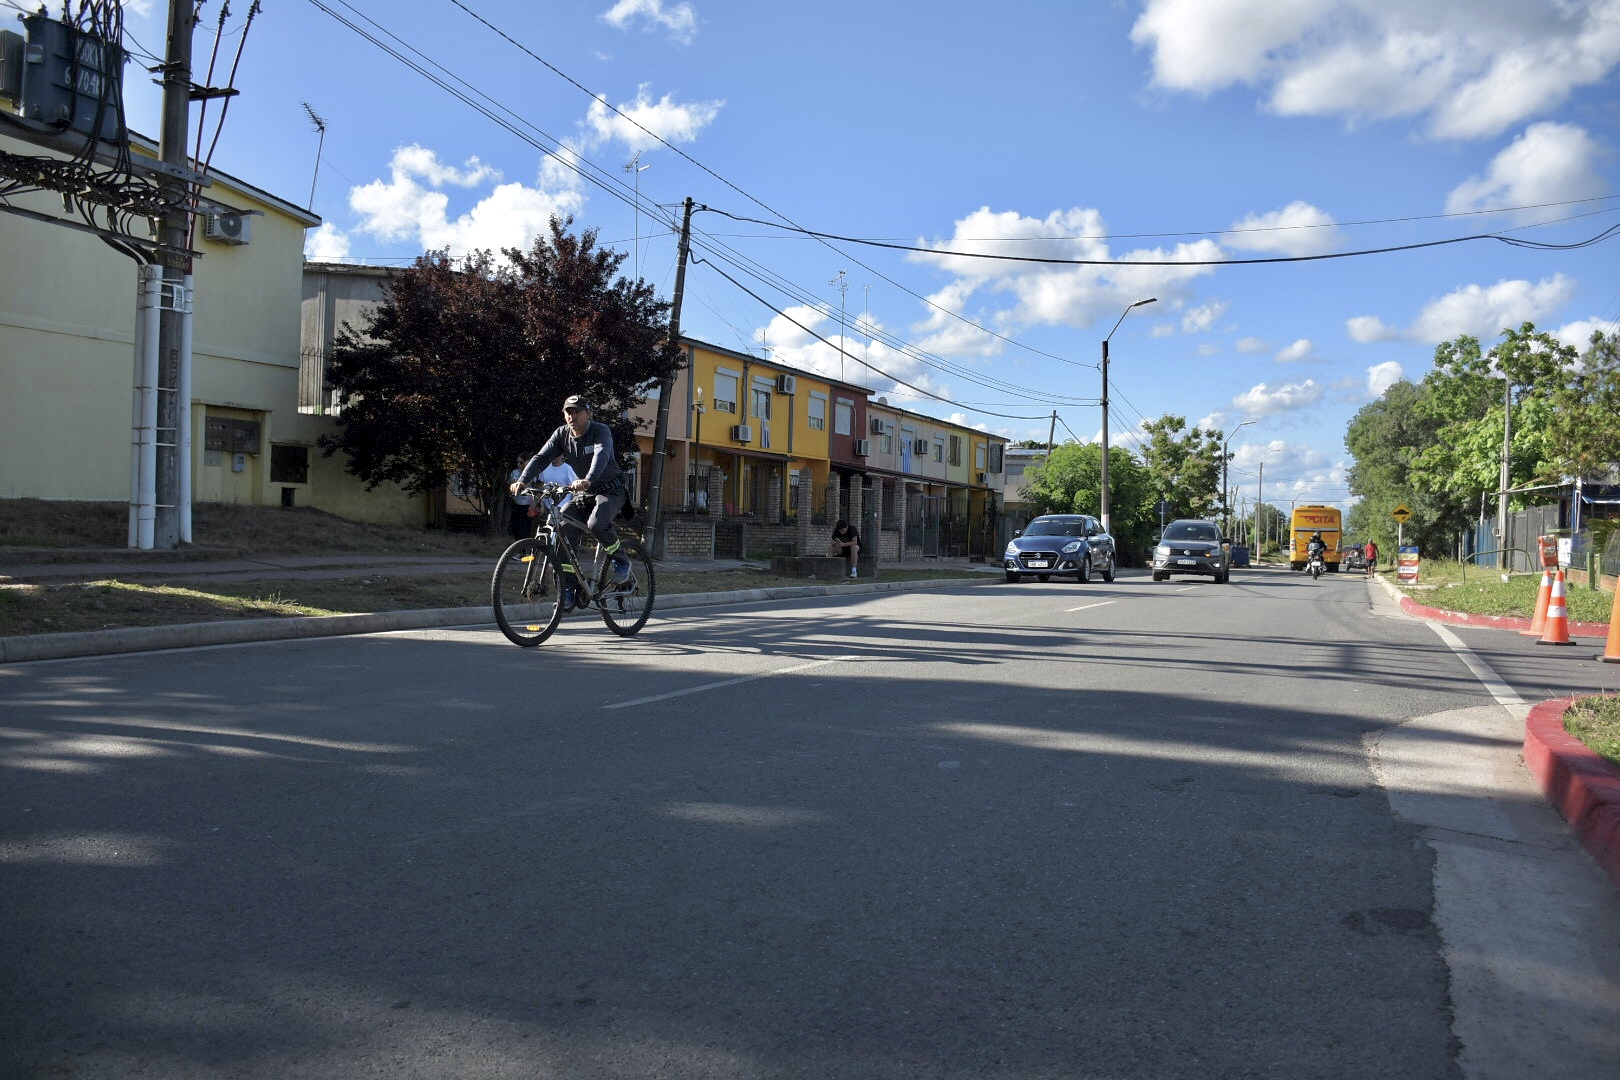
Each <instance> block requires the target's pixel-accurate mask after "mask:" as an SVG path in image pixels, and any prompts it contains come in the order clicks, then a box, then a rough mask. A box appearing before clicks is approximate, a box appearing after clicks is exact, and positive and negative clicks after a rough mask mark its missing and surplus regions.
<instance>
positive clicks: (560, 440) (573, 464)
mask: <svg viewBox="0 0 1620 1080" xmlns="http://www.w3.org/2000/svg"><path fill="white" fill-rule="evenodd" d="M563 417H564V419H565V420H566V423H564V424H563V425H562V426H561V427H559V428H558V429H557V430H556V431H553V432H552V433H551V437H550V438H549V439H547V440H546V444H545V445H544V446H542V447H541V448H540V452H539V453H537V454H535V455H534V457H532V458H530V459H529V463H528V464H527V465H525V466H523V472H522V474H521V475H520V476H519V477H518V479H517V480H516V481H514V482H513V484H512V494H513V495H516V494H517V493H518V490H519V489H520V488H523V487H526V486H529V485H531V484H533V483H534V482H535V480H536V479H537V478H538V477H539V475H540V472H541V470H542V469H544V468H545V467H546V466H547V465H548V464H550V463H551V462H552V461H555V460H556V459H557V458H559V457H560V458H562V460H563V462H564V463H566V464H567V465H568V466H569V467H570V468H572V469H573V470H574V472H576V473H578V474H579V477H580V478H579V479H578V480H576V481H574V482H573V483H572V484H569V485H568V488H569V490H570V491H575V492H579V493H581V494H590V495H594V496H595V497H596V498H595V503H594V505H592V507H591V514H590V518H589V519H588V520H581V518H580V517H579V516H578V513H577V507H578V503H577V502H576V503H575V504H574V506H572V507H569V509H568V511H565V512H564V514H563V516H564V517H565V518H567V519H568V520H569V522H570V524H571V525H573V526H574V527H575V532H573V533H571V534H570V535H574V536H577V535H578V530H580V529H589V530H590V533H591V535H592V536H594V537H596V542H597V543H598V544H600V545H601V547H602V552H603V554H605V555H608V556H611V557H612V559H613V580H614V581H615V582H616V583H623V582H625V581H628V580H629V579H630V560H629V559H627V558H626V557H625V556H624V554H623V553H622V552H621V551H620V550H619V534H618V533H617V532H616V531H615V530H614V528H613V519H614V518H616V517H618V516H619V510H620V509H622V508H623V506H624V501H625V497H626V492H625V486H624V474H623V473H622V472H621V471H620V469H619V463H618V461H617V460H616V459H615V457H614V454H613V432H612V431H611V430H609V428H608V426H607V425H606V424H602V423H598V422H597V421H595V420H592V419H591V406H590V403H589V402H587V401H586V400H585V399H584V398H583V397H581V396H580V395H578V394H574V395H573V396H571V397H570V398H569V399H568V400H567V401H565V402H563ZM570 511H572V512H570ZM567 592H568V593H570V594H571V593H572V592H573V589H572V588H569V589H568V590H567Z"/></svg>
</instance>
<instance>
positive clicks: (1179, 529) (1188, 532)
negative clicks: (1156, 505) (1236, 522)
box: [1164, 521, 1221, 543]
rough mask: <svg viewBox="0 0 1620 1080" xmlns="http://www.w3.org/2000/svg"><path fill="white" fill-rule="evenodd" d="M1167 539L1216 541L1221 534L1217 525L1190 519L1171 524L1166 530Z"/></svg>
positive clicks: (1165, 536)
mask: <svg viewBox="0 0 1620 1080" xmlns="http://www.w3.org/2000/svg"><path fill="white" fill-rule="evenodd" d="M1164 538H1165V539H1166V540H1207V541H1209V542H1210V543H1215V542H1216V541H1218V540H1220V538H1221V534H1220V532H1219V531H1217V530H1216V528H1215V526H1213V525H1208V524H1205V523H1204V522H1201V521H1188V522H1182V523H1179V524H1175V525H1171V526H1170V527H1169V528H1167V529H1165V530H1164Z"/></svg>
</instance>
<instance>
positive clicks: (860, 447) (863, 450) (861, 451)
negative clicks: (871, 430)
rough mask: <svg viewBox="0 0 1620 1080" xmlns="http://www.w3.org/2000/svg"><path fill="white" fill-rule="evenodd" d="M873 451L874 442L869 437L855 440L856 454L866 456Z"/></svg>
mask: <svg viewBox="0 0 1620 1080" xmlns="http://www.w3.org/2000/svg"><path fill="white" fill-rule="evenodd" d="M871 452H872V443H871V441H870V440H868V439H856V440H855V456H856V457H866V456H867V455H868V454H870V453H871Z"/></svg>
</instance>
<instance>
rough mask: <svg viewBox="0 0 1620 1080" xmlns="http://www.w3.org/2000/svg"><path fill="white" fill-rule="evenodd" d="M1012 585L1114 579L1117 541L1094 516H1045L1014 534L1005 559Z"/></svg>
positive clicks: (1004, 553) (1008, 578) (1004, 563)
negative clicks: (1062, 579) (1028, 579)
mask: <svg viewBox="0 0 1620 1080" xmlns="http://www.w3.org/2000/svg"><path fill="white" fill-rule="evenodd" d="M1001 565H1002V570H1003V571H1004V572H1005V573H1006V575H1007V580H1008V581H1009V582H1017V581H1021V580H1023V578H1024V577H1025V576H1026V575H1030V574H1033V575H1034V576H1035V580H1037V581H1049V580H1051V579H1052V578H1053V577H1072V578H1074V579H1075V580H1076V581H1077V582H1079V583H1081V584H1082V585H1083V584H1085V583H1086V582H1088V581H1090V580H1091V575H1092V574H1096V575H1097V576H1099V577H1101V578H1102V579H1103V580H1104V581H1113V580H1114V565H1115V563H1114V538H1113V537H1112V536H1109V535H1108V534H1107V533H1105V532H1103V527H1102V522H1100V521H1098V520H1097V519H1096V518H1094V517H1092V516H1091V515H1090V514H1043V515H1042V516H1041V517H1038V518H1036V519H1035V520H1033V521H1031V522H1030V523H1029V524H1028V525H1026V526H1024V528H1023V530H1022V531H1021V532H1017V533H1014V534H1013V538H1012V539H1011V540H1010V541H1008V543H1007V550H1006V551H1005V552H1003V553H1002V557H1001Z"/></svg>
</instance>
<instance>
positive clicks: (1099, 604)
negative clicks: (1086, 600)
mask: <svg viewBox="0 0 1620 1080" xmlns="http://www.w3.org/2000/svg"><path fill="white" fill-rule="evenodd" d="M1113 603H1117V601H1114V600H1099V601H1098V602H1097V603H1095V604H1081V605H1080V606H1079V607H1072V608H1064V609H1063V610H1064V611H1086V610H1088V609H1090V608H1094V607H1107V606H1108V605H1109V604H1113Z"/></svg>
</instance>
